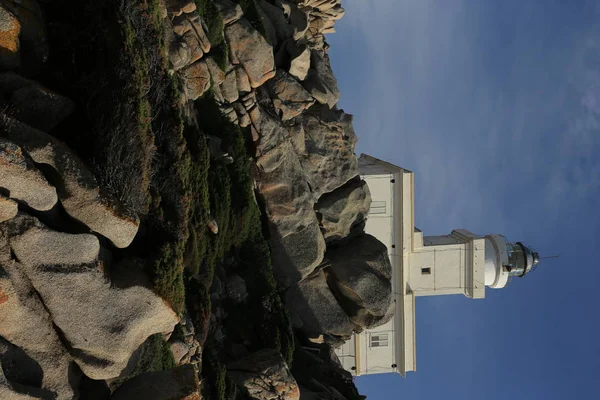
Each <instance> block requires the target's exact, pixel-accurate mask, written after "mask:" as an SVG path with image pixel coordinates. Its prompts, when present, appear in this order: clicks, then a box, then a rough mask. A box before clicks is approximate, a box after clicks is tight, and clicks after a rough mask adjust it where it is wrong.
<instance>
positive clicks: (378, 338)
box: [371, 333, 388, 347]
mask: <svg viewBox="0 0 600 400" xmlns="http://www.w3.org/2000/svg"><path fill="white" fill-rule="evenodd" d="M387 345H388V335H387V333H379V334H377V335H371V347H387Z"/></svg>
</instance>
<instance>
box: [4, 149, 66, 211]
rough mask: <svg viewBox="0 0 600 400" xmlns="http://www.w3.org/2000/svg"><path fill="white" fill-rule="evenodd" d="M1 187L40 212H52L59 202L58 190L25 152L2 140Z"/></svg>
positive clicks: (14, 197) (12, 196) (11, 195)
mask: <svg viewBox="0 0 600 400" xmlns="http://www.w3.org/2000/svg"><path fill="white" fill-rule="evenodd" d="M0 187H1V188H3V189H5V190H8V192H9V196H10V197H11V198H13V199H16V200H19V201H21V202H23V203H25V204H26V205H28V206H29V207H31V208H33V209H35V210H39V211H47V210H50V209H51V208H52V207H54V205H55V204H56V202H57V201H58V197H57V195H56V189H55V188H54V187H53V186H50V184H49V183H48V182H47V181H46V178H44V176H43V175H42V173H41V172H40V171H38V170H37V168H36V167H35V166H34V165H33V162H31V160H30V159H29V157H28V156H27V155H26V154H25V153H24V152H23V150H22V149H21V148H20V147H19V146H17V145H16V144H14V143H11V142H9V141H8V140H5V139H2V138H0Z"/></svg>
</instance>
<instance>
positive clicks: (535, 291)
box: [328, 0, 600, 400]
mask: <svg viewBox="0 0 600 400" xmlns="http://www.w3.org/2000/svg"><path fill="white" fill-rule="evenodd" d="M343 5H344V7H345V8H346V16H345V17H344V19H342V20H341V21H339V22H338V23H337V25H336V29H337V33H336V34H333V35H329V36H328V41H329V43H330V44H331V49H330V51H329V54H330V56H331V60H332V65H333V69H334V72H335V74H336V77H337V79H338V83H339V86H340V90H341V92H342V99H341V101H340V107H341V108H343V109H344V110H345V111H346V112H348V113H351V114H354V115H355V123H354V127H355V130H356V132H357V134H358V136H359V145H358V148H357V152H365V153H369V154H371V155H374V156H376V157H379V158H382V159H384V160H387V161H390V162H392V163H394V164H398V165H400V166H402V167H405V168H408V169H411V170H413V171H414V172H415V184H416V199H415V207H416V210H415V213H416V223H417V226H418V227H419V228H421V229H422V230H423V231H424V233H425V234H426V235H427V234H430V235H435V234H445V233H448V232H450V231H451V230H452V229H454V228H465V229H469V230H471V231H473V232H478V233H502V234H504V235H506V236H507V237H508V238H509V239H510V240H511V241H523V242H525V243H527V244H529V245H531V246H533V247H534V248H536V249H537V250H538V251H539V252H540V253H541V255H542V256H544V255H552V254H560V259H558V260H546V261H544V260H542V263H540V265H539V267H538V269H537V270H536V271H535V272H533V273H532V274H530V275H528V276H526V277H524V278H523V279H515V280H513V282H511V284H510V285H509V286H508V287H507V288H505V289H502V290H492V289H488V290H487V291H486V299H484V300H470V299H467V298H465V297H462V296H442V297H435V298H419V299H418V300H417V304H416V309H417V328H416V329H417V369H418V371H417V372H415V373H412V374H409V375H408V377H407V378H406V379H405V380H403V379H402V378H401V377H400V376H396V375H380V376H368V377H361V378H358V379H357V384H358V387H359V389H360V390H361V392H362V393H363V394H366V395H368V397H369V399H370V400H379V399H385V400H388V399H410V400H419V399H461V400H465V399H488V400H494V399H503V400H504V399H507V398H510V399H513V400H514V399H561V400H563V399H588V398H596V396H598V394H597V392H598V389H597V383H596V382H597V381H598V379H599V378H598V373H599V372H600V365H599V364H600V340H599V339H600V319H599V317H598V316H599V314H600V300H599V298H598V294H597V293H600V290H599V289H598V285H600V262H599V261H598V248H599V247H600V246H599V239H600V217H599V215H600V214H599V213H598V208H600V7H599V6H597V5H596V4H595V2H594V1H587V2H586V1H583V0H582V1H570V2H566V1H551V0H547V1H522V0H521V1H518V0H515V1H513V0H488V1H478V0H470V1H466V0H465V1H460V0H437V1H428V0H372V1H370V0H346V1H345V2H344V3H343Z"/></svg>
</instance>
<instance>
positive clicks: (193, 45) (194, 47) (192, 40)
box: [181, 30, 204, 64]
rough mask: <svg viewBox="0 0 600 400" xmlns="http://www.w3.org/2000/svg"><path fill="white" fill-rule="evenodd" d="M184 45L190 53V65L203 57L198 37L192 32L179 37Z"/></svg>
mask: <svg viewBox="0 0 600 400" xmlns="http://www.w3.org/2000/svg"><path fill="white" fill-rule="evenodd" d="M181 38H182V39H183V41H184V42H185V44H186V45H187V47H188V49H189V53H190V64H192V63H195V62H196V61H198V60H199V59H201V58H202V56H203V55H204V50H202V45H201V43H200V41H199V40H198V36H197V35H196V33H195V32H194V31H192V30H189V31H187V32H186V33H184V34H183V36H182V37H181Z"/></svg>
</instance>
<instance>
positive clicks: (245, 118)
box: [232, 102, 252, 127]
mask: <svg viewBox="0 0 600 400" xmlns="http://www.w3.org/2000/svg"><path fill="white" fill-rule="evenodd" d="M232 107H233V109H234V110H235V113H236V114H237V116H238V123H239V124H240V126H241V127H246V126H248V125H250V123H251V122H252V121H251V120H250V115H248V111H246V109H245V108H244V106H243V105H242V104H240V103H237V102H236V103H233V104H232Z"/></svg>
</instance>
